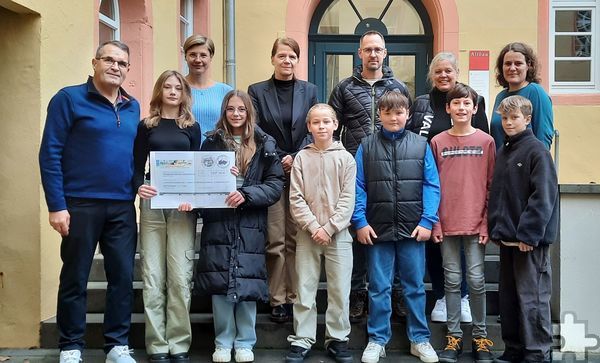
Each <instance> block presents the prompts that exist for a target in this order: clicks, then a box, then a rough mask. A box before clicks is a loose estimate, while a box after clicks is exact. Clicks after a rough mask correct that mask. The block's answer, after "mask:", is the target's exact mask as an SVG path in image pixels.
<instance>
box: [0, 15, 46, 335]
mask: <svg viewBox="0 0 600 363" xmlns="http://www.w3.org/2000/svg"><path fill="white" fill-rule="evenodd" d="M39 28H40V20H39V17H38V16H36V15H35V14H17V13H14V12H11V11H8V10H6V9H4V8H0V49H2V50H3V51H2V52H0V64H3V70H2V72H8V74H11V73H12V74H19V75H21V76H20V77H11V78H9V79H6V78H5V77H2V79H3V80H4V82H3V86H2V87H0V110H2V122H0V143H1V144H2V149H3V152H2V153H1V154H0V184H1V185H2V188H1V189H0V208H1V209H0V210H2V211H3V216H2V218H0V231H2V233H1V234H0V251H1V252H0V273H1V274H2V275H1V276H0V321H2V324H0V346H4V345H6V344H11V343H13V344H14V342H22V343H23V344H24V345H23V346H28V345H35V340H36V337H37V336H36V335H37V334H36V333H37V326H38V323H39V312H40V304H39V301H40V282H39V274H40V251H39V249H40V248H39V240H40V234H39V228H38V226H39V224H40V222H39V190H38V180H39V174H38V173H37V172H36V171H37V167H36V153H35V148H34V146H35V145H37V144H38V143H39V141H38V140H39V130H38V122H37V121H38V120H39V117H40V107H39V106H40V104H39V102H40V101H39V91H40V86H39V84H40V82H39V71H38V70H39V65H40V53H39ZM2 34H10V36H2ZM31 70H33V72H32V71H31ZM23 84H26V85H29V86H28V87H27V88H28V89H26V88H25V87H22V85H23ZM4 340H6V342H4Z"/></svg>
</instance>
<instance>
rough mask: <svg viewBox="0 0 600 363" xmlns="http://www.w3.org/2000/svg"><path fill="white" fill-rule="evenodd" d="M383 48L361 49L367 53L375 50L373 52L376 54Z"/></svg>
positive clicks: (379, 53) (381, 52)
mask: <svg viewBox="0 0 600 363" xmlns="http://www.w3.org/2000/svg"><path fill="white" fill-rule="evenodd" d="M384 50H385V48H363V49H362V51H363V52H365V53H367V54H371V53H373V52H375V54H377V55H381V54H383V51H384Z"/></svg>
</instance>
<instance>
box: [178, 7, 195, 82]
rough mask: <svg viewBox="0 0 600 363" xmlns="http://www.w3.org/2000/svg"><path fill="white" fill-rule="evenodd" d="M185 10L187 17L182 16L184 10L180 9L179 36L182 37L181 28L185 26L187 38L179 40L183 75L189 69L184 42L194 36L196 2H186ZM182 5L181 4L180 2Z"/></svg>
mask: <svg viewBox="0 0 600 363" xmlns="http://www.w3.org/2000/svg"><path fill="white" fill-rule="evenodd" d="M184 1H185V8H184V11H183V13H184V14H185V15H181V13H182V11H181V10H182V9H179V34H180V36H181V26H182V25H185V31H184V33H185V37H184V38H183V39H180V40H179V44H180V45H179V51H180V52H181V59H182V62H181V71H182V73H183V74H187V73H188V71H189V69H188V65H187V62H186V60H185V54H184V52H183V42H185V40H186V39H187V38H188V37H189V36H190V35H192V34H194V0H184ZM180 4H181V2H180Z"/></svg>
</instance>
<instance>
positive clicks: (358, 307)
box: [350, 290, 367, 324]
mask: <svg viewBox="0 0 600 363" xmlns="http://www.w3.org/2000/svg"><path fill="white" fill-rule="evenodd" d="M366 305H367V292H366V291H365V290H356V291H351V292H350V322H351V323H353V324H354V323H360V322H362V321H363V319H364V318H365V315H366V312H367V311H366V310H367V309H366Z"/></svg>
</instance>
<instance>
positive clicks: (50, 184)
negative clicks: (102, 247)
mask: <svg viewBox="0 0 600 363" xmlns="http://www.w3.org/2000/svg"><path fill="white" fill-rule="evenodd" d="M120 91H121V100H120V102H118V103H117V105H116V106H113V105H112V104H111V103H110V102H109V101H108V99H106V98H105V97H103V96H102V95H100V93H98V91H97V90H96V88H95V87H94V83H93V82H92V77H89V78H88V81H87V83H83V84H80V85H76V86H70V87H65V88H63V89H61V90H60V91H58V93H57V94H56V95H55V96H54V97H52V99H51V100H50V103H49V104H48V114H47V116H46V125H45V127H44V134H43V137H42V144H41V146H40V154H39V163H40V172H41V176H42V185H43V187H44V192H45V194H46V203H47V204H48V210H49V211H50V212H56V211H60V210H65V209H67V203H66V200H65V198H66V197H77V198H92V199H114V200H133V199H134V197H135V195H134V192H133V187H132V178H133V141H134V139H135V135H136V133H137V125H138V122H139V120H140V106H139V104H138V102H137V101H136V100H135V99H134V98H133V97H130V96H129V95H128V94H127V93H126V92H125V91H124V90H123V89H121V90H120Z"/></svg>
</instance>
